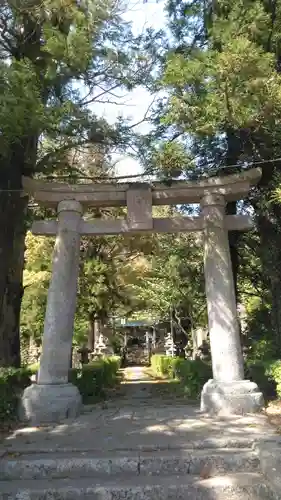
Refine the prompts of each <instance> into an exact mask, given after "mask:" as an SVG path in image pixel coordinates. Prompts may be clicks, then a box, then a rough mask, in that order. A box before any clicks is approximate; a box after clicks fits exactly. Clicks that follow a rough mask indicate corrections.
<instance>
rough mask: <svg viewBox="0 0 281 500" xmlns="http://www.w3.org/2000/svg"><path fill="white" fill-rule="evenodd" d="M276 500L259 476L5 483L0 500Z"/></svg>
mask: <svg viewBox="0 0 281 500" xmlns="http://www.w3.org/2000/svg"><path fill="white" fill-rule="evenodd" d="M80 498H81V499H83V500H84V499H85V500H86V499H91V500H126V499H127V500H160V499H161V500H277V497H274V495H273V494H272V493H271V491H270V489H269V487H268V485H266V484H265V482H264V480H263V478H262V477H261V476H260V475H259V474H258V473H236V474H228V475H224V476H219V477H214V478H210V479H200V478H199V477H198V476H192V475H189V476H176V477H175V476H172V477H170V476H166V477H155V476H150V477H141V476H139V477H137V478H132V477H124V476H123V477H122V481H120V480H118V478H115V479H113V480H104V478H99V477H96V478H94V479H93V478H82V479H77V478H76V479H53V480H52V482H50V481H48V480H37V481H12V482H9V481H5V482H2V483H1V485H0V500H77V499H80Z"/></svg>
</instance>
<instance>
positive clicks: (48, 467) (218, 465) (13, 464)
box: [0, 450, 260, 481]
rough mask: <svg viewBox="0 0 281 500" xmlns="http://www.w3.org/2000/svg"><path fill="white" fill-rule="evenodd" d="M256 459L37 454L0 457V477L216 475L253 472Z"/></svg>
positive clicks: (248, 455) (231, 454)
mask: <svg viewBox="0 0 281 500" xmlns="http://www.w3.org/2000/svg"><path fill="white" fill-rule="evenodd" d="M259 466H260V463H259V458H258V456H257V454H255V452H253V451H251V450H250V451H247V452H239V451H237V450H235V451H234V450H227V451H224V452H219V451H217V450H215V452H213V453H212V452H210V453H209V454H207V453H206V452H203V451H201V450H200V451H199V453H198V452H197V453H195V454H194V452H191V453H190V452H189V453H187V454H186V455H185V456H178V455H174V453H173V452H171V453H170V454H169V455H162V454H156V455H155V454H154V453H146V454H140V455H137V454H132V455H131V456H126V457H124V456H122V455H120V456H112V455H108V456H107V457H106V456H103V457H96V456H92V455H88V454H84V455H81V454H80V456H75V457H73V455H68V456H63V457H62V456H60V457H57V456H56V454H53V455H52V456H51V457H46V456H45V457H44V456H43V457H42V456H40V455H39V456H37V457H33V458H32V459H26V458H24V457H20V458H15V459H10V458H8V459H2V461H1V462H0V480H1V479H2V480H10V481H13V480H15V479H18V478H21V479H22V480H25V479H32V480H40V479H43V478H46V477H48V478H50V479H55V478H64V477H88V476H93V475H94V476H96V475H99V474H100V475H101V474H103V475H104V476H105V477H106V476H107V477H108V476H118V475H119V476H120V474H124V473H125V474H131V475H132V476H138V475H139V476H143V477H147V476H149V475H155V476H157V475H160V474H162V475H163V476H166V475H168V474H170V475H173V476H174V475H177V474H179V475H183V474H184V475H196V474H201V472H202V471H203V470H204V469H206V471H205V473H208V474H211V475H215V474H219V473H229V472H237V473H238V472H244V471H248V472H256V471H258V470H259Z"/></svg>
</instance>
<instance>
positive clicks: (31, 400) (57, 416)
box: [19, 384, 82, 425]
mask: <svg viewBox="0 0 281 500" xmlns="http://www.w3.org/2000/svg"><path fill="white" fill-rule="evenodd" d="M81 407H82V399H81V395H80V393H79V391H78V389H77V387H75V386H74V385H72V384H58V385H38V384H32V385H31V386H29V387H27V388H26V389H25V391H24V393H23V396H22V400H21V404H20V409H19V416H20V419H21V420H27V421H28V422H30V423H31V424H32V425H38V424H41V423H49V422H60V421H62V420H64V419H65V418H73V417H76V416H77V415H78V414H79V412H80V410H81Z"/></svg>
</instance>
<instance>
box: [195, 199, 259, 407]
mask: <svg viewBox="0 0 281 500" xmlns="http://www.w3.org/2000/svg"><path fill="white" fill-rule="evenodd" d="M225 204H226V202H225V198H224V197H223V196H221V195H218V194H211V195H206V196H204V197H203V198H202V200H201V207H202V214H203V217H204V271H205V290H206V298H207V310H208V323H209V335H210V345H211V356H212V369H213V379H212V380H209V381H208V382H207V383H206V384H205V386H204V387H203V390H202V394H201V410H202V411H204V412H207V413H216V414H244V413H254V412H257V411H259V410H260V409H261V408H262V407H263V403H264V400H263V395H262V393H261V392H260V391H259V389H258V386H257V384H255V383H254V382H251V381H249V380H244V362H243V356H242V349H241V341H240V331H239V323H238V316H237V307H236V298H235V291H234V282H233V274H232V265H231V257H230V250H229V242H228V230H227V228H226V224H225V221H226V215H225Z"/></svg>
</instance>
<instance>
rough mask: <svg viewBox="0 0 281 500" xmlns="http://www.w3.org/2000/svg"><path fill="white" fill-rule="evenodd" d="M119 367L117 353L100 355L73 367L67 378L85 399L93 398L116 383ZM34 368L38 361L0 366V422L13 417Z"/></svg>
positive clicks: (90, 399) (15, 414)
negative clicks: (81, 365) (81, 366)
mask: <svg viewBox="0 0 281 500" xmlns="http://www.w3.org/2000/svg"><path fill="white" fill-rule="evenodd" d="M119 367H120V358H119V357H117V356H112V357H109V358H101V359H99V360H97V361H93V362H92V363H90V364H89V365H84V367H83V368H78V369H75V368H72V369H71V370H70V372H69V381H70V382H72V383H73V384H75V385H76V386H77V387H78V389H79V391H80V393H81V395H82V399H83V402H84V403H89V402H94V401H97V400H98V399H101V398H102V397H103V396H104V395H105V391H106V389H107V388H110V387H113V386H114V385H115V384H116V382H117V373H118V370H119ZM37 370H38V365H34V366H30V367H25V368H0V423H1V422H2V423H3V422H7V421H12V420H16V418H17V408H18V402H19V398H20V397H21V395H22V392H23V390H24V389H25V388H26V387H28V386H29V385H30V384H31V376H32V375H34V373H36V372H37Z"/></svg>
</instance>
